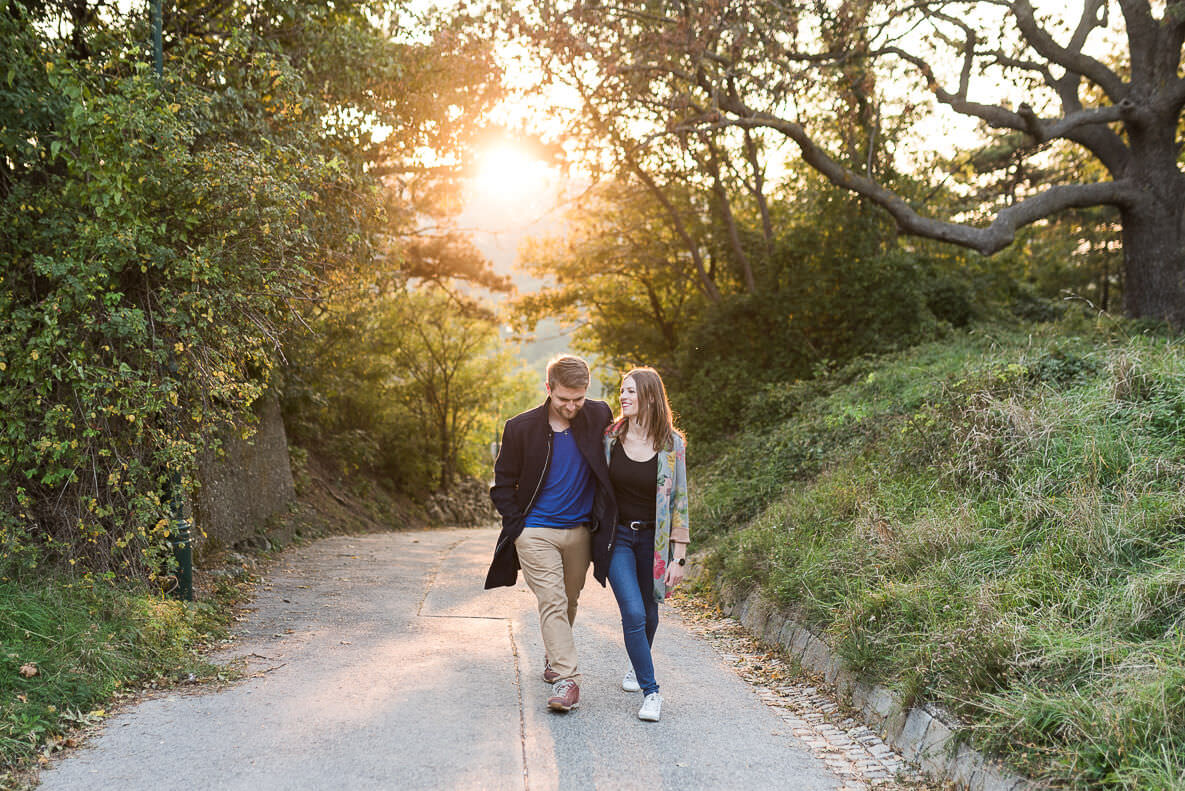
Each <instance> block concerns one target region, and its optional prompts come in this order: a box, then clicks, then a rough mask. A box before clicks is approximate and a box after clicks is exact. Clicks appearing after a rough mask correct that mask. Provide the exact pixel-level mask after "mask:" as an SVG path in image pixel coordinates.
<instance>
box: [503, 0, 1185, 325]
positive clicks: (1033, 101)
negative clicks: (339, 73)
mask: <svg viewBox="0 0 1185 791" xmlns="http://www.w3.org/2000/svg"><path fill="white" fill-rule="evenodd" d="M517 21H518V24H519V29H520V30H522V31H525V33H526V35H528V36H529V37H530V40H531V41H533V42H535V43H537V44H538V45H540V46H542V47H545V48H546V49H547V52H548V59H547V63H546V68H547V72H548V74H549V75H555V74H565V75H567V76H568V77H571V75H574V74H580V75H581V76H580V77H579V79H580V82H581V84H582V86H583V88H582V93H581V96H582V98H583V100H584V101H585V102H586V104H593V103H597V102H605V101H609V100H612V101H613V102H615V103H616V104H618V105H619V106H622V107H623V108H625V109H626V112H625V113H624V114H623V115H621V116H619V118H621V119H622V123H623V124H625V125H627V126H628V128H629V129H630V130H631V132H632V136H633V138H634V140H636V141H637V140H641V141H645V142H646V143H647V144H648V145H647V150H649V149H652V148H653V147H654V146H657V145H667V146H668V147H673V146H674V142H673V141H675V140H684V139H686V138H687V137H688V136H690V135H697V134H702V133H704V132H710V131H712V130H720V129H722V128H727V127H731V128H736V129H741V130H769V131H771V132H773V133H775V134H776V135H778V136H781V137H783V138H784V139H786V140H788V141H791V142H792V143H793V144H794V145H795V146H796V147H797V149H798V150H799V153H800V155H801V158H802V161H803V162H805V163H806V164H807V165H809V166H810V167H811V168H814V169H815V170H817V171H818V172H819V173H821V174H822V175H823V176H825V177H826V178H827V179H828V180H829V181H831V182H832V183H833V184H835V185H837V186H839V187H841V188H843V189H847V190H851V191H853V192H854V193H857V194H859V195H860V196H863V197H864V198H865V199H867V200H870V201H872V202H875V203H876V204H877V205H879V206H881V207H882V208H883V209H884V210H885V211H887V212H888V213H889V215H890V216H891V217H892V218H893V220H894V222H895V224H896V225H897V226H898V227H899V228H900V229H901V230H902V231H904V232H906V233H909V234H914V235H918V236H923V237H927V238H931V239H936V240H941V241H945V242H951V243H954V244H957V245H960V246H963V247H966V248H969V249H973V250H976V251H978V252H980V253H983V254H988V255H990V254H993V253H996V252H999V251H1000V250H1002V249H1004V248H1005V247H1007V246H1008V245H1009V244H1010V243H1011V242H1012V241H1013V240H1014V239H1015V237H1016V234H1017V232H1018V231H1019V229H1021V228H1023V227H1024V226H1026V225H1029V224H1032V223H1034V222H1038V221H1041V220H1044V219H1045V218H1050V217H1054V216H1056V215H1058V214H1059V213H1061V212H1064V211H1066V210H1070V209H1083V208H1088V207H1095V206H1109V207H1114V209H1115V210H1116V211H1117V213H1118V217H1119V223H1120V226H1121V232H1122V240H1123V247H1124V264H1123V266H1124V286H1125V288H1124V297H1125V304H1126V308H1127V311H1128V313H1130V314H1131V315H1134V316H1146V317H1150V318H1154V319H1162V320H1167V321H1169V322H1172V323H1174V324H1178V325H1179V324H1181V323H1182V322H1185V239H1183V238H1182V236H1181V235H1182V233H1183V230H1182V229H1183V228H1185V222H1183V215H1182V212H1183V211H1185V177H1183V175H1182V173H1181V168H1180V155H1179V149H1180V144H1179V140H1178V132H1179V127H1180V123H1181V112H1182V108H1183V107H1185V78H1182V76H1181V74H1180V62H1181V54H1182V52H1181V50H1182V42H1183V41H1185V6H1183V5H1182V3H1181V2H1179V0H1168V2H1165V3H1161V4H1157V5H1154V4H1151V3H1150V2H1148V0H1119V2H1117V3H1111V2H1109V0H1083V2H1080V3H1078V4H1077V5H1075V6H1074V7H1073V8H1063V7H1057V8H1050V9H1044V8H1042V9H1037V8H1035V7H1034V6H1033V5H1032V4H1031V3H1030V2H1029V0H1001V1H999V2H997V1H995V0H959V1H958V2H951V1H950V0H934V1H927V2H920V3H918V2H908V3H906V2H895V1H893V0H890V1H889V2H881V1H879V0H877V1H873V0H867V1H863V2H843V3H811V4H790V5H787V4H781V3H767V2H761V1H760V0H713V2H706V3H700V2H697V3H688V2H683V0H670V1H668V2H662V1H660V2H647V3H636V4H621V5H610V4H603V3H599V2H585V1H584V0H575V1H574V2H545V3H540V4H536V6H535V7H534V9H533V10H532V11H530V12H523V13H521V14H520V15H519V16H518V18H517ZM943 112H944V113H948V114H952V115H955V116H961V117H963V118H968V119H972V120H974V121H975V122H977V123H978V124H979V125H980V128H981V130H982V131H983V132H984V135H985V136H988V137H990V136H992V135H994V136H995V143H996V144H998V145H1003V146H1004V147H1005V149H1006V151H1007V154H1006V156H1007V158H1008V159H1009V161H1010V162H1011V163H1012V167H1013V168H1014V169H1015V170H1016V171H1018V172H1024V171H1027V172H1029V173H1030V174H1033V175H1034V176H1035V175H1036V174H1038V173H1039V174H1040V176H1039V177H1035V178H1029V179H1023V178H1022V179H1020V180H1018V181H1017V182H1016V183H1014V184H1013V185H1012V187H1011V189H1009V190H1006V191H1004V192H995V193H992V194H990V195H983V196H982V197H984V199H983V200H981V201H979V202H978V203H977V204H976V205H975V206H973V207H969V208H966V209H964V210H962V211H949V208H950V204H949V202H946V201H940V202H938V203H937V204H935V203H933V202H931V201H929V200H927V199H926V198H927V195H928V193H926V192H923V193H920V194H919V193H915V192H911V191H909V190H907V189H906V190H903V189H902V188H901V185H900V184H895V183H894V178H893V177H894V175H895V174H897V173H900V172H902V170H903V166H912V168H913V169H914V170H915V171H917V170H919V169H924V168H930V167H933V166H936V165H938V164H939V161H938V158H937V157H935V156H934V153H935V149H936V148H937V147H938V146H937V145H936V143H938V142H939V141H942V143H943V145H949V143H950V142H951V141H950V140H949V139H947V135H946V134H945V133H943V132H941V131H937V134H936V130H941V129H942V128H943V127H941V126H934V125H933V124H931V125H930V126H928V127H927V126H924V125H922V122H923V121H924V120H925V119H928V118H931V117H933V116H934V114H935V113H943ZM598 117H600V118H604V116H603V115H600V116H598ZM927 130H929V131H928V132H927ZM630 150H631V151H633V152H634V153H633V156H635V157H636V156H637V151H638V150H639V147H632V148H630ZM1067 150H1068V151H1075V152H1079V153H1080V154H1081V155H1083V156H1084V157H1085V158H1086V160H1087V162H1088V163H1092V164H1093V165H1095V166H1094V167H1082V168H1079V169H1072V170H1070V169H1062V170H1060V171H1059V170H1056V169H1051V168H1049V167H1047V166H1043V164H1042V163H1044V162H1047V161H1048V157H1049V156H1050V155H1051V153H1052V152H1059V151H1067ZM979 152H980V146H979V145H978V144H975V143H968V144H966V146H965V147H964V149H963V153H964V156H963V157H956V159H955V163H956V164H962V165H963V166H967V165H972V164H973V163H972V160H973V159H974V157H975V156H976V155H977V154H979ZM960 160H961V162H960ZM956 171H957V169H956ZM918 175H923V174H918ZM924 175H925V176H927V177H929V175H930V174H928V173H927V174H924ZM957 176H958V173H957V172H955V173H953V174H949V177H957ZM931 180H935V181H937V179H931Z"/></svg>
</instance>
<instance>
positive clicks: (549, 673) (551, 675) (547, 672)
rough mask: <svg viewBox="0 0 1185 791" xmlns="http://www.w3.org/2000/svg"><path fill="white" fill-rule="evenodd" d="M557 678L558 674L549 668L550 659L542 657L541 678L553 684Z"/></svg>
mask: <svg viewBox="0 0 1185 791" xmlns="http://www.w3.org/2000/svg"><path fill="white" fill-rule="evenodd" d="M559 679H560V674H559V673H557V672H555V671H554V670H552V669H551V660H550V659H548V658H547V657H543V680H544V681H546V682H547V683H548V684H554V683H555V682H557V681H559Z"/></svg>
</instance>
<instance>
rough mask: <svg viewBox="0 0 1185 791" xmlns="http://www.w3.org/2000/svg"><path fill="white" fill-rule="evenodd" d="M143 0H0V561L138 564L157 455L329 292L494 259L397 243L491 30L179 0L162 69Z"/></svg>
mask: <svg viewBox="0 0 1185 791" xmlns="http://www.w3.org/2000/svg"><path fill="white" fill-rule="evenodd" d="M145 5H146V4H135V5H134V10H132V11H124V10H121V9H123V8H124V7H123V6H118V7H117V6H116V5H113V4H111V3H108V2H105V0H95V1H94V2H91V0H8V2H5V1H4V0H0V45H3V49H4V52H5V53H6V61H5V71H4V72H3V74H2V75H0V77H3V79H2V80H0V119H2V120H3V123H0V226H3V227H4V229H5V231H4V233H3V234H0V260H3V262H4V263H3V266H2V267H0V413H3V414H4V418H5V425H4V430H3V432H0V565H4V566H7V565H8V564H9V563H10V562H12V560H13V559H14V558H15V557H16V556H17V555H20V556H22V557H23V558H25V559H27V562H30V563H34V562H37V561H38V560H40V559H44V558H45V557H46V556H48V557H49V558H51V559H68V560H69V561H70V562H72V563H73V562H78V563H81V564H82V565H84V566H90V567H97V568H104V569H113V568H118V569H119V570H120V571H123V572H128V573H131V574H145V575H153V574H155V573H156V572H157V571H158V570H159V568H160V565H159V563H158V560H159V557H160V555H159V554H158V553H160V552H161V551H162V550H163V549H164V546H165V542H164V538H165V537H166V536H167V530H168V527H169V508H168V497H167V496H166V495H167V494H168V493H169V492H168V491H167V490H168V487H169V486H170V485H171V481H172V479H173V477H174V474H177V473H180V474H181V475H182V488H183V489H184V490H185V491H184V492H183V493H182V494H185V493H189V492H190V491H192V489H193V487H194V486H195V485H196V481H195V479H194V476H193V474H192V473H193V472H194V467H195V459H196V458H197V456H198V455H199V453H200V451H201V450H202V449H204V448H206V447H208V446H211V445H215V444H216V443H217V437H218V436H219V434H220V432H222V431H225V430H227V429H228V428H229V427H231V426H234V427H235V428H236V429H240V430H241V428H242V424H243V421H244V420H247V419H249V415H250V414H251V410H250V407H251V404H252V402H253V401H254V400H255V399H256V398H257V397H258V396H259V395H260V393H261V392H262V391H263V390H264V389H266V388H267V387H268V386H269V385H270V384H271V383H272V382H274V378H275V377H274V375H275V374H276V373H277V371H278V370H279V369H280V368H281V362H282V360H283V354H284V349H285V344H286V343H287V342H288V340H289V336H290V331H291V330H292V329H293V328H294V327H299V326H301V323H302V322H308V321H309V319H310V317H311V316H313V315H316V313H317V311H318V310H319V309H320V305H321V304H322V301H323V300H324V299H325V298H326V295H327V294H330V293H333V292H335V291H337V290H343V291H346V292H349V291H350V290H353V291H355V292H357V291H359V290H365V289H367V288H368V287H370V286H375V287H377V285H376V284H379V283H383V282H387V281H391V280H395V281H400V282H402V281H401V278H404V279H405V278H406V275H405V273H403V272H402V271H401V270H402V269H404V268H407V269H411V268H413V267H419V270H420V271H422V272H424V273H425V275H424V276H431V277H434V278H444V277H445V276H446V274H447V272H446V268H447V267H448V266H450V265H452V264H456V266H457V267H459V268H461V269H463V270H464V271H465V272H466V273H467V274H468V275H469V276H472V277H473V278H474V279H481V278H482V277H484V276H485V274H486V273H485V272H484V270H483V269H482V267H481V262H480V261H478V260H477V259H475V258H474V257H473V256H472V255H470V252H471V251H469V250H468V249H467V248H466V247H465V246H464V245H463V244H462V243H461V242H460V241H459V240H457V239H455V238H453V237H448V236H447V234H446V235H445V238H444V239H443V240H442V241H439V242H433V241H423V242H422V244H421V245H420V249H418V251H417V250H408V248H409V247H410V245H407V244H406V243H405V242H406V240H407V239H408V238H409V237H413V235H414V238H415V239H416V240H417V241H418V240H425V238H426V236H427V232H424V231H423V228H422V220H423V218H424V217H425V216H427V215H428V214H430V213H431V212H432V210H433V207H442V206H444V205H447V204H448V203H449V201H448V195H449V194H450V190H451V185H452V184H453V183H455V180H456V179H455V177H456V174H457V173H458V172H459V167H458V166H456V165H453V166H449V167H442V166H439V164H438V163H436V162H434V161H433V157H432V156H430V155H427V154H426V153H425V152H427V151H428V150H430V149H431V148H433V147H437V148H438V150H439V151H440V152H441V153H440V157H441V158H446V159H447V157H448V154H449V153H450V152H448V151H445V148H446V147H451V148H450V151H451V153H453V154H456V157H457V158H461V154H457V153H456V152H457V151H463V150H464V148H465V145H466V141H467V140H468V139H469V138H470V137H472V136H473V135H474V133H475V127H474V125H473V124H471V123H468V122H467V121H468V119H470V118H472V117H474V116H475V115H476V114H477V113H479V112H480V111H482V110H483V109H485V108H486V107H488V104H489V102H490V101H491V100H492V98H493V97H494V96H495V95H496V93H497V84H496V83H497V76H498V74H497V70H496V69H493V68H491V65H490V61H489V57H488V55H489V47H488V42H485V41H482V40H480V39H479V38H478V37H476V36H468V37H466V36H464V35H462V34H461V33H460V32H459V31H458V30H457V29H455V28H454V27H452V26H450V24H449V23H447V22H442V23H441V24H440V26H439V27H437V28H436V29H435V30H434V32H433V33H432V35H431V36H429V37H428V39H427V40H420V39H413V38H412V37H410V36H407V35H395V34H399V33H400V30H399V27H398V24H397V22H396V20H398V18H399V13H400V9H401V5H402V4H401V3H398V2H391V3H386V2H382V1H381V0H379V2H357V1H356V0H345V2H335V3H331V4H326V3H319V2H296V3H293V2H287V0H283V1H279V0H262V1H261V2H238V1H237V0H230V1H228V2H216V3H208V2H203V1H202V0H180V2H177V3H173V4H170V5H171V6H172V8H171V9H170V12H169V14H168V15H167V18H166V20H165V35H164V43H165V64H164V73H163V74H162V75H161V76H160V77H157V76H156V75H154V74H153V73H152V70H151V68H150V67H149V65H148V63H147V62H146V56H145V52H144V51H143V48H142V47H140V46H139V45H138V44H135V43H129V42H143V41H145V40H147V28H146V25H145V24H144V23H145V21H146V20H145V18H144V12H145V11H146V8H145ZM383 20H389V23H388V22H384V21H383ZM380 25H383V26H380ZM383 127H385V128H387V129H390V130H392V131H391V134H389V135H388V136H387V137H386V138H384V139H381V140H380V139H378V137H377V136H376V133H375V130H376V129H378V128H383ZM441 213H444V212H443V211H442V212H441ZM487 279H488V278H487ZM31 549H36V550H46V551H45V552H36V551H29V552H26V551H27V550H31Z"/></svg>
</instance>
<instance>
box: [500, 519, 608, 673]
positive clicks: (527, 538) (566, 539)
mask: <svg viewBox="0 0 1185 791" xmlns="http://www.w3.org/2000/svg"><path fill="white" fill-rule="evenodd" d="M514 547H515V549H516V550H517V551H518V562H519V565H520V566H522V569H523V577H524V578H526V580H527V585H528V586H529V587H530V588H531V590H532V591H533V592H534V594H535V598H536V599H537V600H538V602H539V628H540V629H541V630H542V631H543V646H544V648H545V649H546V650H547V658H548V660H549V661H550V662H551V669H552V670H554V671H555V672H556V673H558V674H559V677H560V679H565V678H570V679H572V680H573V681H575V682H576V683H578V684H579V683H580V674H579V673H578V672H577V670H576V643H575V642H574V641H573V640H572V624H573V623H575V622H576V604H577V601H578V600H579V599H580V591H581V589H582V588H584V580H585V578H586V577H587V576H588V564H589V562H590V561H591V559H592V541H591V539H590V537H589V530H588V528H587V527H573V528H568V529H559V528H553V527H528V528H524V529H523V532H522V533H521V534H520V535H519V537H518V538H517V539H515V541H514Z"/></svg>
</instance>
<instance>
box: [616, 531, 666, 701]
mask: <svg viewBox="0 0 1185 791" xmlns="http://www.w3.org/2000/svg"><path fill="white" fill-rule="evenodd" d="M653 570H654V528H651V529H649V530H640V531H634V530H631V529H629V528H628V527H626V526H625V525H618V526H617V535H616V536H614V538H613V557H612V558H611V559H610V561H609V587H610V588H612V589H613V595H614V597H616V599H617V607H618V609H620V610H621V629H622V632H623V633H624V634H625V651H626V653H627V654H629V657H630V663H631V664H632V665H633V666H634V673H635V674H637V676H638V686H640V687H641V688H642V694H644V695H649V694H650V693H651V692H658V682H657V681H655V680H654V660H653V659H652V658H651V656H650V647H651V646H652V645H654V633H655V632H656V631H658V602H657V601H655V599H654V575H653Z"/></svg>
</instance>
